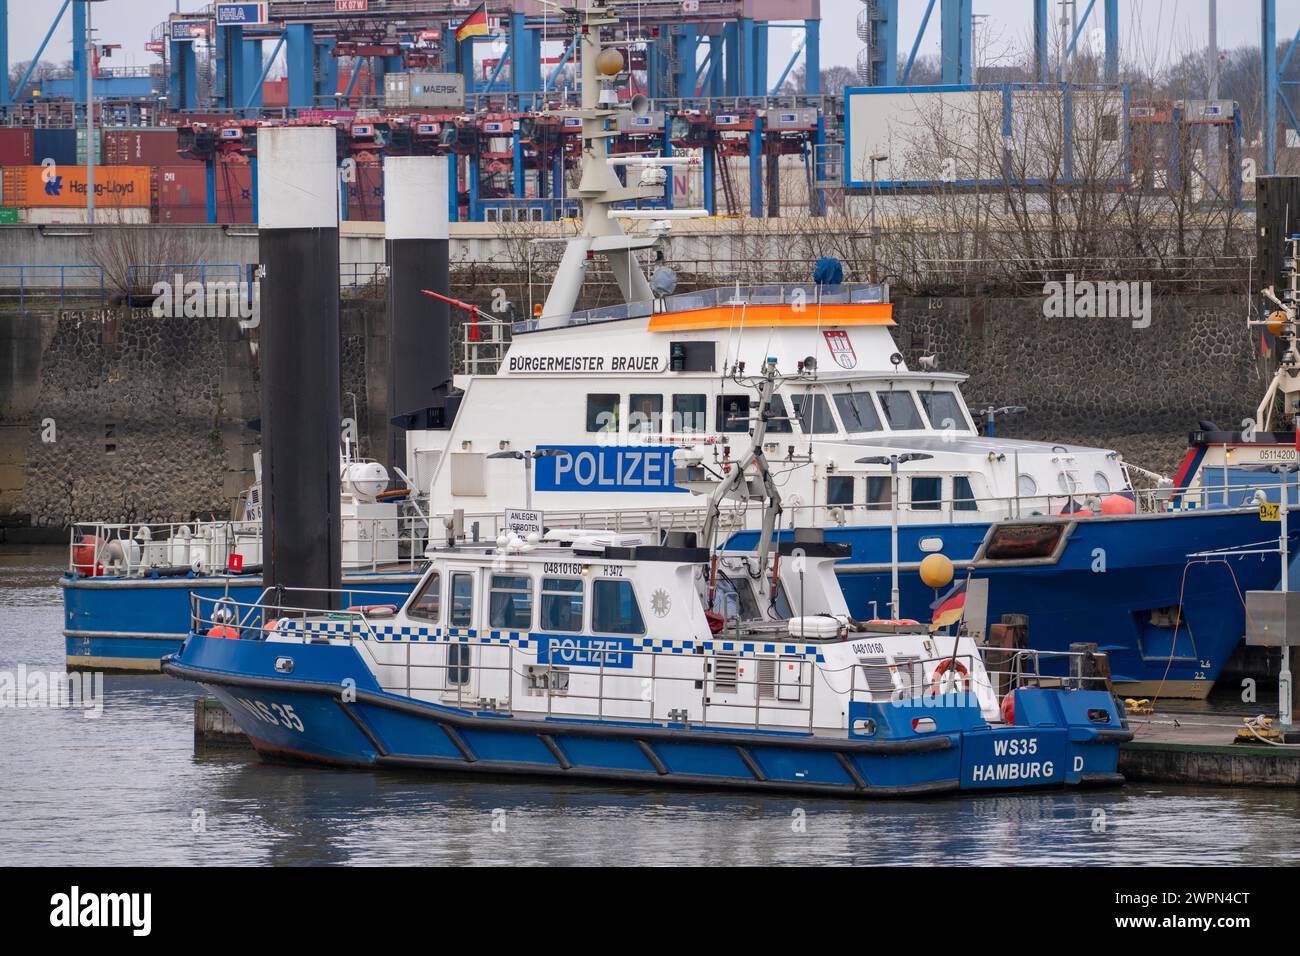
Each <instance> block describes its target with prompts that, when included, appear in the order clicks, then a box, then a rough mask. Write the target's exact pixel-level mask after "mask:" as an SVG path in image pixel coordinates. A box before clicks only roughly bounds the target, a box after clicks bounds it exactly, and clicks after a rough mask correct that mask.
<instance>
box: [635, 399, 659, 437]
mask: <svg viewBox="0 0 1300 956" xmlns="http://www.w3.org/2000/svg"><path fill="white" fill-rule="evenodd" d="M663 420H664V397H663V396H662V395H630V396H628V402H627V429H628V431H630V432H635V433H638V434H643V435H644V434H648V433H658V432H661V431H663Z"/></svg>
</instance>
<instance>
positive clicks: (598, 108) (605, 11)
mask: <svg viewBox="0 0 1300 956" xmlns="http://www.w3.org/2000/svg"><path fill="white" fill-rule="evenodd" d="M564 15H565V22H566V23H567V24H568V25H569V27H570V28H571V29H572V31H573V37H574V39H573V43H574V49H575V51H576V52H577V56H578V75H579V77H580V78H581V82H582V106H581V107H580V108H578V109H571V110H564V111H562V112H561V114H560V115H562V116H578V117H581V118H582V162H581V171H582V178H581V181H580V182H579V184H578V188H577V195H578V197H579V198H580V199H581V201H582V229H581V231H580V232H579V233H578V235H576V236H574V237H572V238H571V239H569V241H568V243H567V245H566V246H565V249H564V256H563V258H562V259H561V260H560V266H559V270H558V271H557V272H556V275H555V281H554V283H553V284H552V285H551V289H550V291H549V292H548V293H547V296H546V304H545V305H544V306H543V308H542V316H541V320H542V324H543V325H545V324H547V320H556V319H561V318H564V317H566V316H568V315H569V314H570V313H572V312H573V311H574V309H575V307H576V306H577V304H578V296H579V294H580V293H581V291H582V283H583V280H584V278H586V268H587V258H588V254H589V253H595V254H597V255H603V256H604V257H605V258H606V259H607V260H608V261H609V267H610V270H611V271H612V272H613V273H614V278H615V281H617V283H618V288H619V291H620V292H621V293H622V295H623V301H624V302H627V303H633V302H649V301H651V299H652V298H653V294H652V293H651V291H650V284H649V282H647V281H646V277H645V275H644V274H643V273H642V272H641V268H640V266H639V265H638V264H637V262H636V257H635V255H634V253H635V250H637V249H647V248H650V247H652V246H653V245H654V244H655V243H656V242H657V241H658V237H657V236H628V235H627V234H625V233H624V232H623V227H622V226H621V225H620V224H619V222H618V220H617V219H613V218H611V217H610V211H611V206H612V204H613V203H618V202H626V201H629V200H636V199H650V198H653V197H655V196H659V195H661V194H662V192H663V184H662V183H658V184H654V183H651V184H648V185H636V186H624V185H623V184H622V183H621V182H619V179H618V176H617V175H615V173H614V169H613V167H612V166H611V165H610V163H609V141H610V139H612V138H613V137H614V136H617V135H618V130H617V128H616V126H617V124H616V123H615V122H613V119H614V117H616V116H617V115H618V114H619V112H620V111H621V110H622V109H623V107H620V106H618V95H617V89H616V83H617V82H618V78H619V76H620V75H621V74H622V72H623V69H624V67H625V66H627V65H628V64H625V63H624V60H623V55H622V53H621V52H620V51H619V50H618V49H617V47H616V46H614V45H613V44H612V43H611V44H609V45H606V44H604V43H603V42H602V41H601V28H602V27H605V26H610V25H613V24H615V23H617V22H618V18H617V17H616V16H615V10H614V3H613V2H612V0H590V2H589V5H588V6H587V8H586V9H582V10H580V9H578V8H576V7H565V8H564ZM625 42H626V41H625ZM647 162H648V163H649V165H655V164H656V163H657V161H656V160H654V159H650V160H648V161H647ZM664 165H672V163H671V161H670V160H667V158H666V157H665V162H664ZM637 169H638V167H636V166H630V167H629V168H628V175H629V176H630V175H631V174H632V172H633V171H634V170H637Z"/></svg>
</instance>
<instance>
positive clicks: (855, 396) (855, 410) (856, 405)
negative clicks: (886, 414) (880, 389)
mask: <svg viewBox="0 0 1300 956" xmlns="http://www.w3.org/2000/svg"><path fill="white" fill-rule="evenodd" d="M834 398H835V407H836V408H837V409H838V410H839V413H840V421H841V422H843V423H844V430H845V431H847V432H878V431H882V430H883V429H882V427H881V424H880V416H879V415H878V414H877V413H876V404H875V402H873V401H872V400H871V393H870V392H836V393H835V395H834Z"/></svg>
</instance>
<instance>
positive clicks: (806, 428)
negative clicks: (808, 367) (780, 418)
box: [790, 392, 839, 435]
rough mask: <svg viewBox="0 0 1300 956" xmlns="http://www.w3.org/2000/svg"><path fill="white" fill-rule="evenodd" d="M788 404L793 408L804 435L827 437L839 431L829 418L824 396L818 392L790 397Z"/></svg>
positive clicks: (832, 419)
mask: <svg viewBox="0 0 1300 956" xmlns="http://www.w3.org/2000/svg"><path fill="white" fill-rule="evenodd" d="M790 404H792V405H793V406H794V414H795V417H796V418H798V419H799V427H800V428H802V429H803V433H804V434H805V435H827V434H832V435H833V434H834V433H835V432H837V431H839V429H837V428H836V427H835V419H834V418H832V417H831V406H830V404H829V403H828V402H827V401H826V396H825V395H822V394H821V393H819V392H805V393H804V394H802V395H791V396H790Z"/></svg>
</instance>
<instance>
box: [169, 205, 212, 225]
mask: <svg viewBox="0 0 1300 956" xmlns="http://www.w3.org/2000/svg"><path fill="white" fill-rule="evenodd" d="M158 221H159V222H160V223H170V224H172V225H178V226H179V225H190V224H193V223H204V222H207V221H208V209H207V207H206V206H163V207H161V208H160V209H159V210H158Z"/></svg>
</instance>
